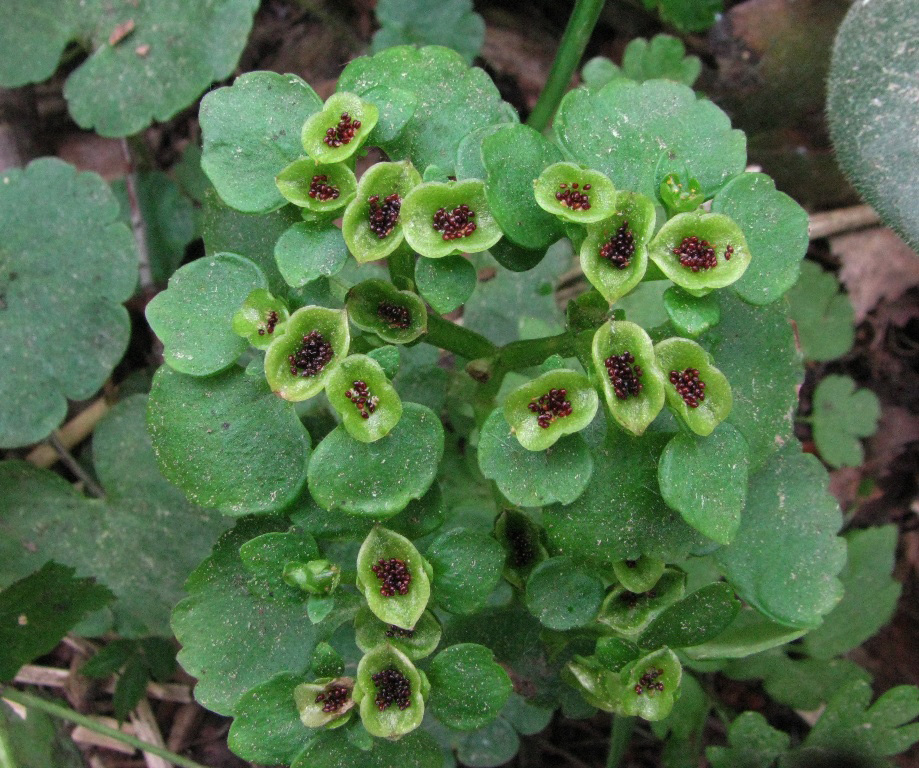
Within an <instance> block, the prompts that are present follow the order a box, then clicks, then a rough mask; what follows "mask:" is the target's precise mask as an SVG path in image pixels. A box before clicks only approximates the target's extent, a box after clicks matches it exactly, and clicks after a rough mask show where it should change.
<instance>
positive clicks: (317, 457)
mask: <svg viewBox="0 0 919 768" xmlns="http://www.w3.org/2000/svg"><path fill="white" fill-rule="evenodd" d="M443 452H444V431H443V426H442V425H441V423H440V420H439V419H438V418H437V416H436V415H435V414H434V413H433V412H432V411H431V410H430V409H429V408H426V407H425V406H423V405H418V404H417V403H404V404H403V410H402V418H401V419H400V420H399V423H398V424H397V425H396V426H395V427H394V428H393V430H392V431H391V432H390V433H389V434H388V435H386V436H385V437H383V438H381V439H380V440H377V441H376V442H375V443H361V442H359V441H357V440H355V439H354V438H353V437H351V436H350V435H349V434H348V433H347V432H346V431H345V429H344V427H341V426H339V427H336V428H335V429H334V430H332V432H330V433H329V434H328V435H326V437H325V438H324V439H323V440H322V442H321V443H319V445H317V446H316V450H315V452H314V454H313V459H312V461H311V462H310V465H309V489H310V493H311V494H312V495H313V498H314V499H316V502H317V503H318V504H319V505H320V506H322V507H323V508H324V509H340V510H342V511H344V512H347V513H349V514H353V515H362V516H366V517H370V518H374V519H381V518H384V519H385V518H387V517H392V516H393V515H395V514H397V513H398V512H401V511H402V510H403V509H405V507H406V506H407V505H408V503H409V502H410V501H411V500H412V499H418V498H421V496H423V495H424V493H425V491H427V490H428V488H430V487H431V484H432V483H433V482H434V478H435V477H436V475H437V465H438V464H439V463H440V459H441V457H442V456H443Z"/></svg>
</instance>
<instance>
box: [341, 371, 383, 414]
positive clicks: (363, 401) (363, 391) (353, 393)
mask: <svg viewBox="0 0 919 768" xmlns="http://www.w3.org/2000/svg"><path fill="white" fill-rule="evenodd" d="M345 397H347V398H348V399H349V400H350V401H351V402H352V403H354V406H355V407H356V408H357V410H359V411H360V412H361V418H362V419H369V418H370V414H371V413H373V412H374V411H375V410H376V409H377V405H378V404H379V402H380V398H378V397H375V396H374V395H372V394H371V393H370V388H369V387H368V386H367V382H365V381H360V380H358V381H355V382H354V383H353V384H352V385H351V389H349V390H348V391H347V392H345Z"/></svg>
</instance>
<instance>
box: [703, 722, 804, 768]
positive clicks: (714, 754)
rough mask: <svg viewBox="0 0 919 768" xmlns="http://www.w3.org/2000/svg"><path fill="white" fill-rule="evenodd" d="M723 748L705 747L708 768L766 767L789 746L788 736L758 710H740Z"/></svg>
mask: <svg viewBox="0 0 919 768" xmlns="http://www.w3.org/2000/svg"><path fill="white" fill-rule="evenodd" d="M728 744H729V746H727V747H709V748H708V749H707V750H705V756H706V757H707V758H708V759H709V760H710V761H711V763H712V768H737V766H744V768H770V766H772V765H774V764H775V761H776V760H778V759H779V757H781V756H782V755H784V754H785V753H786V752H787V751H788V748H789V747H790V746H791V737H790V736H789V735H788V734H787V733H784V732H783V731H779V730H777V729H776V728H773V727H772V726H771V725H769V723H768V722H766V718H765V717H763V716H762V715H761V714H760V713H759V712H744V713H743V714H741V715H740V716H739V717H737V718H736V719H735V720H734V722H732V723H731V726H730V728H729V729H728Z"/></svg>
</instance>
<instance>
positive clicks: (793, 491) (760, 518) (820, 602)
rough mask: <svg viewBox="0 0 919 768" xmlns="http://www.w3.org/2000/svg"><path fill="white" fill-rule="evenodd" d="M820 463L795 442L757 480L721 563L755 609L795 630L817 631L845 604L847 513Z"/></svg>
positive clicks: (722, 551) (753, 479)
mask: <svg viewBox="0 0 919 768" xmlns="http://www.w3.org/2000/svg"><path fill="white" fill-rule="evenodd" d="M826 486H827V474H826V470H824V469H823V467H822V466H821V464H820V462H819V461H818V460H817V459H816V458H815V457H814V456H811V455H808V454H803V453H801V452H800V448H799V447H798V445H797V444H796V443H795V442H793V443H791V444H789V445H788V446H786V447H785V448H784V449H782V450H781V451H779V452H778V453H776V454H775V455H774V456H773V457H772V458H771V459H770V460H769V462H768V463H767V464H766V466H764V467H763V468H762V469H761V470H760V471H759V472H757V473H756V474H754V475H752V476H751V478H750V488H749V491H748V492H747V506H746V509H745V510H744V514H743V518H742V519H741V522H740V529H739V530H738V532H737V535H736V536H735V537H734V540H733V541H732V542H731V544H730V545H729V546H727V547H722V548H721V549H719V550H718V552H717V553H716V555H715V557H716V558H717V561H718V565H719V567H720V568H721V570H722V572H723V573H724V574H725V576H726V577H727V579H728V581H730V582H731V584H732V585H733V586H734V588H735V589H736V590H737V593H738V594H739V595H740V596H741V597H742V598H743V599H744V600H745V601H747V602H748V603H750V604H751V605H753V606H754V607H755V608H757V609H758V610H759V611H761V612H762V613H764V614H765V615H766V616H768V617H769V618H771V619H773V620H774V621H777V622H779V623H780V624H784V625H786V626H789V627H815V626H817V625H818V624H819V623H820V620H821V617H822V616H823V615H824V614H826V613H829V611H830V610H831V609H832V608H833V606H834V605H836V603H837V602H838V601H839V599H840V597H842V584H841V583H840V582H839V579H837V578H836V575H837V574H838V573H839V571H840V570H841V569H842V567H843V565H844V564H845V561H846V547H845V542H844V541H843V540H842V539H840V538H838V537H837V536H836V532H837V531H838V530H839V527H840V525H841V523H842V517H841V515H840V512H839V505H838V504H837V503H836V500H835V499H834V498H833V497H832V496H830V495H829V493H828V492H827V490H826Z"/></svg>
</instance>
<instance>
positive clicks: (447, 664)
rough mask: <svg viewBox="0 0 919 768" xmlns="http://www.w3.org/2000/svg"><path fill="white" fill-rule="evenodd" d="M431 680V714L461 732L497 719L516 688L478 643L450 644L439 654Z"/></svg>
mask: <svg viewBox="0 0 919 768" xmlns="http://www.w3.org/2000/svg"><path fill="white" fill-rule="evenodd" d="M428 679H430V681H431V702H430V707H431V712H432V714H433V715H434V717H436V718H437V719H438V720H440V722H442V723H443V724H444V725H446V726H448V727H450V728H455V729H456V730H459V731H473V730H475V729H476V728H481V727H482V726H483V725H487V724H488V723H490V722H491V721H492V720H494V719H495V718H496V717H497V716H498V714H499V713H500V712H501V709H502V707H504V705H505V704H506V703H507V699H508V697H509V696H510V695H511V691H512V690H513V686H512V685H511V679H510V677H508V674H507V672H505V671H504V669H503V667H501V666H499V665H498V664H497V663H495V659H494V654H492V652H491V650H489V649H488V648H486V647H485V646H484V645H476V644H475V643H462V644H460V645H451V646H450V647H449V648H446V649H444V650H443V651H441V652H440V653H438V654H437V656H435V657H434V660H433V661H432V662H431V667H430V669H429V670H428Z"/></svg>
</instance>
